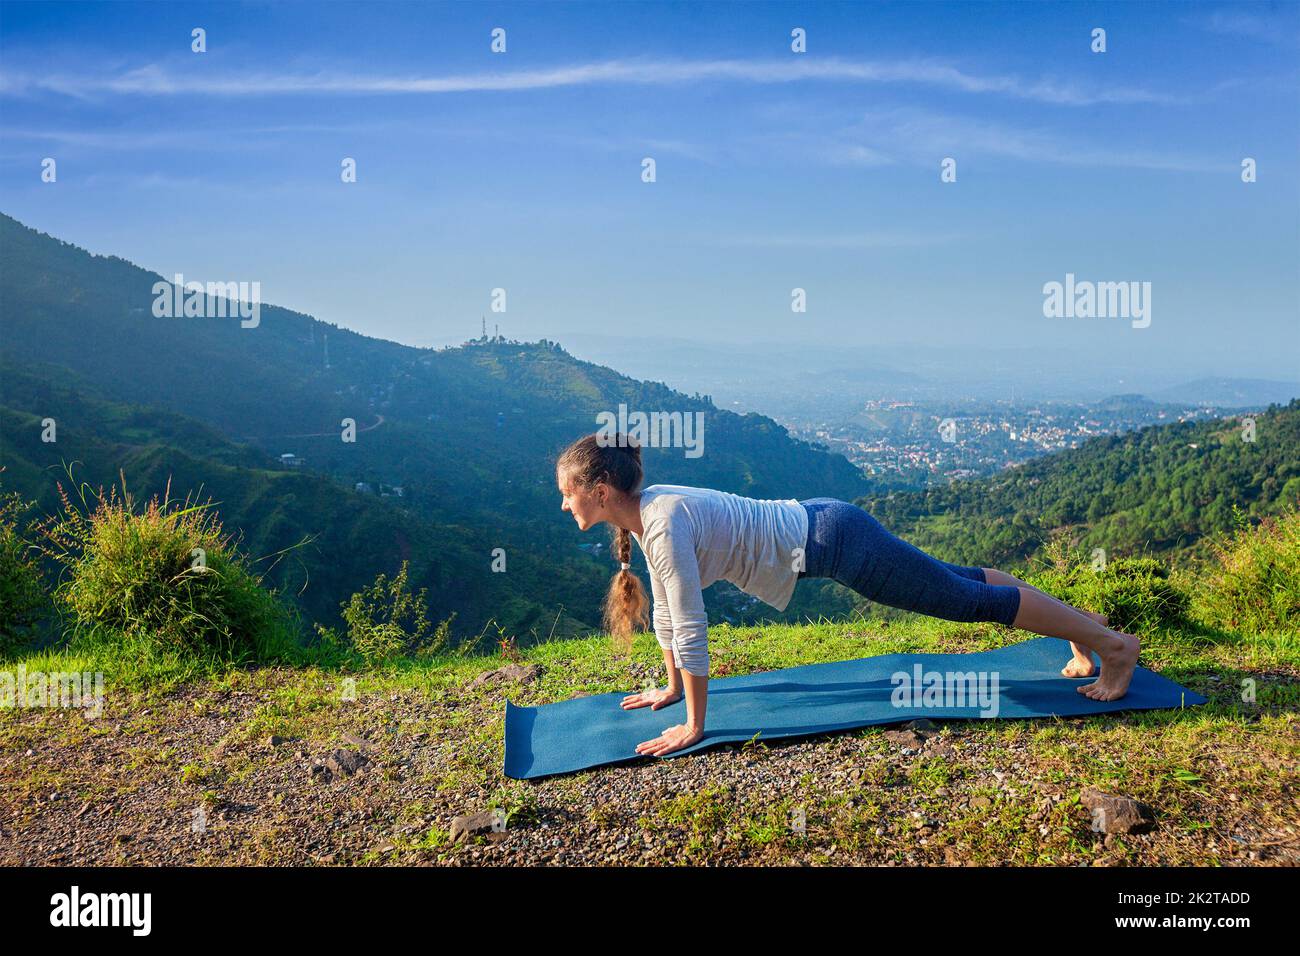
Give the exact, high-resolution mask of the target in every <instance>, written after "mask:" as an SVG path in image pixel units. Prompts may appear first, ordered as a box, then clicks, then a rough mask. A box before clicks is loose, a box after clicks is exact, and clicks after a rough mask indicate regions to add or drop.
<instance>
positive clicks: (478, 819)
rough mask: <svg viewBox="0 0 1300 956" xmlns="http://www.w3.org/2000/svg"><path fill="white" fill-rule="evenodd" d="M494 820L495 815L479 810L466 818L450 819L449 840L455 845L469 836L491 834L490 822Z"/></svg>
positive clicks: (489, 811) (488, 811)
mask: <svg viewBox="0 0 1300 956" xmlns="http://www.w3.org/2000/svg"><path fill="white" fill-rule="evenodd" d="M495 819H496V814H495V813H493V812H492V811H491V810H480V811H479V812H478V813H471V814H467V815H466V816H460V817H452V818H451V840H452V842H453V843H456V842H458V841H460V840H465V839H468V838H469V837H471V836H477V835H478V834H482V833H491V832H492V822H493V821H494V820H495Z"/></svg>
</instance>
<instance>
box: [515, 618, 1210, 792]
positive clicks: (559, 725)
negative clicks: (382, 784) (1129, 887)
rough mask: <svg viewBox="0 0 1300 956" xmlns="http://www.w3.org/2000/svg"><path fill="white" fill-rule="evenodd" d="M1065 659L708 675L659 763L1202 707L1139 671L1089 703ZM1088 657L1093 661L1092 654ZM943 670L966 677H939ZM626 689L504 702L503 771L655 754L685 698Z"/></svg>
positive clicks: (902, 659) (1043, 645)
mask: <svg viewBox="0 0 1300 956" xmlns="http://www.w3.org/2000/svg"><path fill="white" fill-rule="evenodd" d="M1069 659H1070V645H1069V642H1068V641H1064V640H1061V639H1060V638H1056V637H1038V638H1033V639H1031V640H1028V641H1024V642H1022V643H1020V644H1013V645H1011V646H1010V647H1001V648H998V649H997V650H993V651H979V652H976V653H973V654H885V655H882V656H880V657H864V658H861V659H859V660H852V661H836V662H833V663H827V664H807V665H804V666H802V667H789V668H786V669H785V670H779V671H767V672H766V673H761V674H747V675H746V676H744V677H723V678H717V679H714V680H710V681H709V707H708V712H707V714H706V715H705V720H704V727H705V733H704V739H703V740H700V741H699V742H697V743H695V744H693V745H692V746H690V747H687V748H685V749H683V750H679V751H676V752H674V753H671V754H668V755H667V757H678V756H682V755H684V754H689V753H694V752H695V751H697V750H703V749H705V748H706V747H715V746H717V745H718V744H722V743H735V742H743V741H746V740H750V739H751V738H753V737H755V736H756V735H757V737H758V739H759V740H780V739H782V738H788V737H807V736H809V735H812V734H821V733H828V732H832V731H837V730H851V729H853V728H855V727H867V726H870V725H872V724H892V723H898V722H901V721H907V720H912V719H914V718H917V717H931V718H936V717H941V718H947V719H951V718H966V719H973V720H978V719H992V718H995V717H1003V718H1023V717H1051V716H1057V717H1078V716H1082V715H1087V714H1109V713H1114V712H1116V711H1123V710H1160V709H1163V708H1166V707H1190V706H1193V705H1196V704H1203V703H1205V701H1206V699H1205V698H1204V697H1202V696H1201V695H1200V694H1197V693H1195V692H1193V691H1190V690H1187V689H1186V688H1184V687H1181V686H1180V685H1178V684H1175V683H1174V682H1173V681H1171V680H1168V679H1166V678H1164V677H1161V676H1160V675H1159V674H1153V673H1152V672H1151V671H1149V670H1147V669H1146V668H1143V667H1139V668H1137V670H1136V672H1135V673H1134V674H1133V682H1132V683H1131V684H1130V685H1129V689H1128V694H1126V695H1125V696H1124V697H1121V698H1120V699H1119V700H1112V701H1105V702H1102V701H1095V700H1090V699H1089V698H1087V697H1084V696H1083V695H1082V694H1080V693H1078V692H1077V691H1076V690H1075V688H1076V687H1078V686H1079V685H1080V684H1086V683H1091V682H1092V681H1093V680H1094V679H1095V678H1092V677H1080V678H1069V677H1062V676H1061V668H1062V667H1064V666H1065V663H1066V661H1068V660H1069ZM1094 661H1097V662H1098V663H1099V660H1098V659H1097V658H1096V657H1095V656H1094ZM899 674H905V675H907V677H906V679H905V680H903V679H895V675H899ZM948 674H957V675H970V676H967V677H965V678H945V677H944V676H943V675H948ZM931 675H936V676H931ZM927 688H929V693H930V696H929V697H927V696H926V689H927ZM960 688H964V694H961V693H959V689H960ZM945 689H946V693H945ZM909 691H912V692H914V693H911V694H910V695H909V693H908V692H909ZM631 692H633V690H628V691H614V692H612V693H609V694H599V695H597V696H593V697H579V698H576V699H574V700H566V701H563V702H561V703H558V704H543V705H542V706H540V707H516V706H515V705H514V704H512V703H510V702H509V701H506V733H505V742H506V748H505V750H506V758H505V773H506V776H507V777H513V778H514V779H516V780H527V779H532V778H534V777H547V776H551V775H552V774H557V773H571V772H573V771H575V770H585V769H587V768H588V767H599V766H602V765H603V764H615V763H624V762H627V761H630V760H649V759H654V758H649V757H642V756H641V755H640V754H638V753H637V752H636V746H637V744H639V743H641V742H642V741H643V740H650V739H652V738H654V737H657V736H659V734H660V733H661V732H662V731H663V730H664V729H665V728H667V727H671V726H673V725H674V724H681V723H685V721H686V701H685V700H680V701H678V702H677V703H675V704H670V705H669V706H667V707H663V708H661V709H659V710H651V709H650V708H649V707H642V708H638V709H636V710H623V709H622V707H620V706H619V702H620V701H621V700H622V699H623V698H624V697H625V696H626V695H627V694H628V693H631ZM664 759H666V758H664Z"/></svg>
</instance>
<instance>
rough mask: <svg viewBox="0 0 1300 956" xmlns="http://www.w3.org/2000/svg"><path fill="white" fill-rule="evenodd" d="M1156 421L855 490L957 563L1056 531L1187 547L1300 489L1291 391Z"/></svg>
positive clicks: (997, 559)
mask: <svg viewBox="0 0 1300 956" xmlns="http://www.w3.org/2000/svg"><path fill="white" fill-rule="evenodd" d="M1248 437H1250V436H1249V435H1248V433H1247V431H1246V428H1245V426H1244V424H1243V422H1242V420H1241V419H1240V418H1225V419H1220V420H1217V421H1209V422H1195V423H1194V422H1187V423H1182V424H1174V425H1159V426H1153V427H1150V428H1144V429H1142V430H1140V431H1135V432H1129V433H1127V434H1124V435H1115V436H1109V437H1104V438H1095V439H1092V440H1090V441H1088V442H1087V443H1085V444H1084V445H1083V446H1081V447H1079V448H1077V449H1073V450H1070V451H1065V452H1061V453H1058V454H1055V455H1051V456H1048V457H1046V458H1041V459H1038V460H1035V461H1032V462H1029V463H1027V464H1025V465H1022V466H1020V467H1017V468H1010V469H1007V470H1006V471H1004V472H1001V473H1000V474H998V475H996V476H993V477H991V478H985V479H979V480H973V481H959V482H954V483H952V484H950V485H947V486H944V487H942V488H933V489H930V490H928V491H925V492H910V493H903V494H894V495H891V496H888V497H879V498H864V499H862V500H860V501H859V503H860V504H861V505H862V506H863V507H865V508H867V509H868V510H870V511H871V512H872V514H874V515H875V516H876V517H877V518H878V519H879V520H880V521H881V522H882V523H883V524H885V526H886V527H888V528H890V530H892V531H894V532H895V533H897V534H901V535H903V536H904V537H907V538H908V539H909V540H912V541H914V542H915V543H916V544H917V545H918V546H920V547H923V548H926V549H928V550H932V551H934V552H935V553H936V554H938V555H940V556H942V557H943V558H945V559H946V560H949V561H956V562H959V563H963V564H982V565H987V564H989V563H990V562H992V563H999V564H1013V563H1016V562H1020V561H1023V560H1024V559H1026V558H1028V557H1029V556H1031V555H1032V554H1033V553H1034V552H1036V551H1037V550H1038V549H1039V548H1040V547H1041V546H1042V545H1043V544H1044V542H1046V541H1047V540H1048V539H1049V538H1050V537H1051V535H1052V534H1053V533H1054V532H1057V531H1066V532H1068V533H1069V534H1071V535H1072V536H1073V537H1075V538H1076V539H1077V543H1078V545H1079V546H1080V547H1082V548H1084V549H1086V550H1087V551H1089V552H1090V551H1091V550H1092V549H1093V548H1104V549H1106V552H1107V554H1109V555H1121V554H1135V553H1160V552H1170V553H1172V556H1174V557H1177V558H1193V557H1195V556H1197V555H1199V554H1200V553H1201V552H1202V550H1203V544H1204V539H1205V538H1206V536H1208V535H1213V534H1216V533H1218V532H1222V531H1226V530H1228V529H1229V528H1230V527H1231V526H1232V524H1233V520H1234V517H1233V516H1234V508H1237V509H1240V510H1241V511H1242V512H1244V513H1246V514H1248V515H1251V516H1259V515H1264V514H1272V513H1276V512H1277V511H1279V510H1280V509H1281V508H1282V507H1283V506H1284V505H1285V504H1287V503H1292V504H1294V503H1295V502H1296V501H1297V500H1298V499H1300V400H1293V401H1292V402H1291V403H1290V404H1288V405H1286V406H1272V407H1270V408H1269V410H1268V411H1267V412H1265V413H1263V414H1261V415H1259V416H1256V418H1255V432H1254V436H1253V438H1254V440H1253V441H1247V440H1246V438H1248Z"/></svg>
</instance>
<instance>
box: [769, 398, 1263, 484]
mask: <svg viewBox="0 0 1300 956" xmlns="http://www.w3.org/2000/svg"><path fill="white" fill-rule="evenodd" d="M1232 413H1233V414H1242V415H1246V414H1249V410H1242V409H1233V411H1232ZM1226 414H1229V412H1228V411H1227V410H1225V409H1222V408H1219V407H1216V406H1211V405H1180V404H1160V403H1155V402H1151V401H1148V400H1146V399H1144V398H1142V397H1141V396H1121V397H1117V398H1113V399H1108V400H1106V401H1102V402H1079V403H1074V402H1037V403H1021V404H1019V405H1017V404H1014V403H1012V402H1010V401H985V402H977V401H970V402H966V403H963V404H961V405H959V406H956V407H954V406H953V405H952V404H947V405H944V404H940V403H934V402H923V401H908V400H900V399H889V398H880V399H869V400H867V401H865V402H864V403H863V405H862V407H861V409H860V410H859V411H858V412H857V413H856V414H853V415H850V416H848V417H836V418H813V417H806V416H797V415H796V416H785V417H780V418H778V420H779V421H780V422H781V424H782V425H784V426H786V428H788V429H789V430H790V433H791V434H792V435H793V436H794V437H796V438H800V439H802V440H804V441H808V442H811V443H813V444H816V445H821V446H824V447H826V448H828V449H830V450H832V451H836V452H839V453H840V454H842V455H844V456H845V457H846V458H848V459H849V461H851V462H853V463H854V464H856V465H859V466H861V467H862V468H863V470H864V471H865V472H866V473H867V474H869V475H871V476H874V477H878V478H881V479H883V480H884V482H885V483H886V484H887V485H897V486H899V487H925V486H927V485H932V484H935V483H944V482H948V481H953V480H957V479H962V478H977V477H983V476H986V475H991V474H994V473H996V472H998V471H1001V470H1002V469H1004V468H1008V467H1011V466H1013V465H1018V464H1021V463H1023V462H1026V461H1029V460H1030V459H1032V458H1037V457H1039V456H1040V455H1046V454H1050V453H1052V452H1058V451H1062V450H1065V449H1069V448H1077V447H1079V445H1081V444H1082V443H1083V442H1084V441H1086V440H1087V439H1089V438H1094V437H1097V436H1099V435H1115V434H1121V433H1123V432H1127V431H1132V430H1134V429H1137V428H1142V427H1144V426H1147V425H1159V424H1169V423H1173V422H1187V421H1199V420H1204V419H1212V418H1219V417H1222V416H1224V415H1226Z"/></svg>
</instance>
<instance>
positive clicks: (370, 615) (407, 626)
mask: <svg viewBox="0 0 1300 956" xmlns="http://www.w3.org/2000/svg"><path fill="white" fill-rule="evenodd" d="M409 570H410V569H409V562H407V561H403V562H402V567H401V569H400V570H399V571H398V572H397V574H396V576H394V577H393V578H392V579H391V580H390V579H389V578H388V576H387V575H384V574H380V575H379V576H378V577H376V578H375V581H374V583H373V584H371V585H370V586H369V587H367V588H364V589H363V590H361V591H358V592H356V593H355V594H353V595H352V597H351V598H349V599H348V600H347V601H346V602H345V603H344V604H343V605H342V607H343V620H344V622H345V623H346V624H347V640H346V643H347V644H348V645H349V646H350V647H351V648H352V649H353V650H354V651H356V652H357V653H358V654H359V655H361V657H362V659H363V660H364V661H365V662H366V663H367V664H379V663H383V662H384V661H388V660H392V659H393V658H395V657H401V656H405V655H410V654H420V655H430V654H435V653H437V652H438V651H440V650H442V649H444V648H445V647H446V646H447V643H448V640H449V637H450V633H451V622H452V620H453V618H454V617H455V615H454V614H453V615H452V616H451V617H449V618H447V620H445V621H443V622H442V623H441V624H439V625H438V626H437V627H436V628H434V627H433V626H432V625H431V624H430V623H429V608H428V592H427V589H425V588H421V589H420V590H419V591H418V592H417V593H415V594H412V593H411V591H410V589H409V587H408V575H409ZM317 631H318V632H319V633H320V635H321V637H322V639H323V640H324V641H325V642H326V643H327V644H338V643H340V641H339V637H338V635H337V634H336V633H335V632H334V631H332V630H330V629H328V628H324V627H320V626H319V625H318V626H317Z"/></svg>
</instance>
